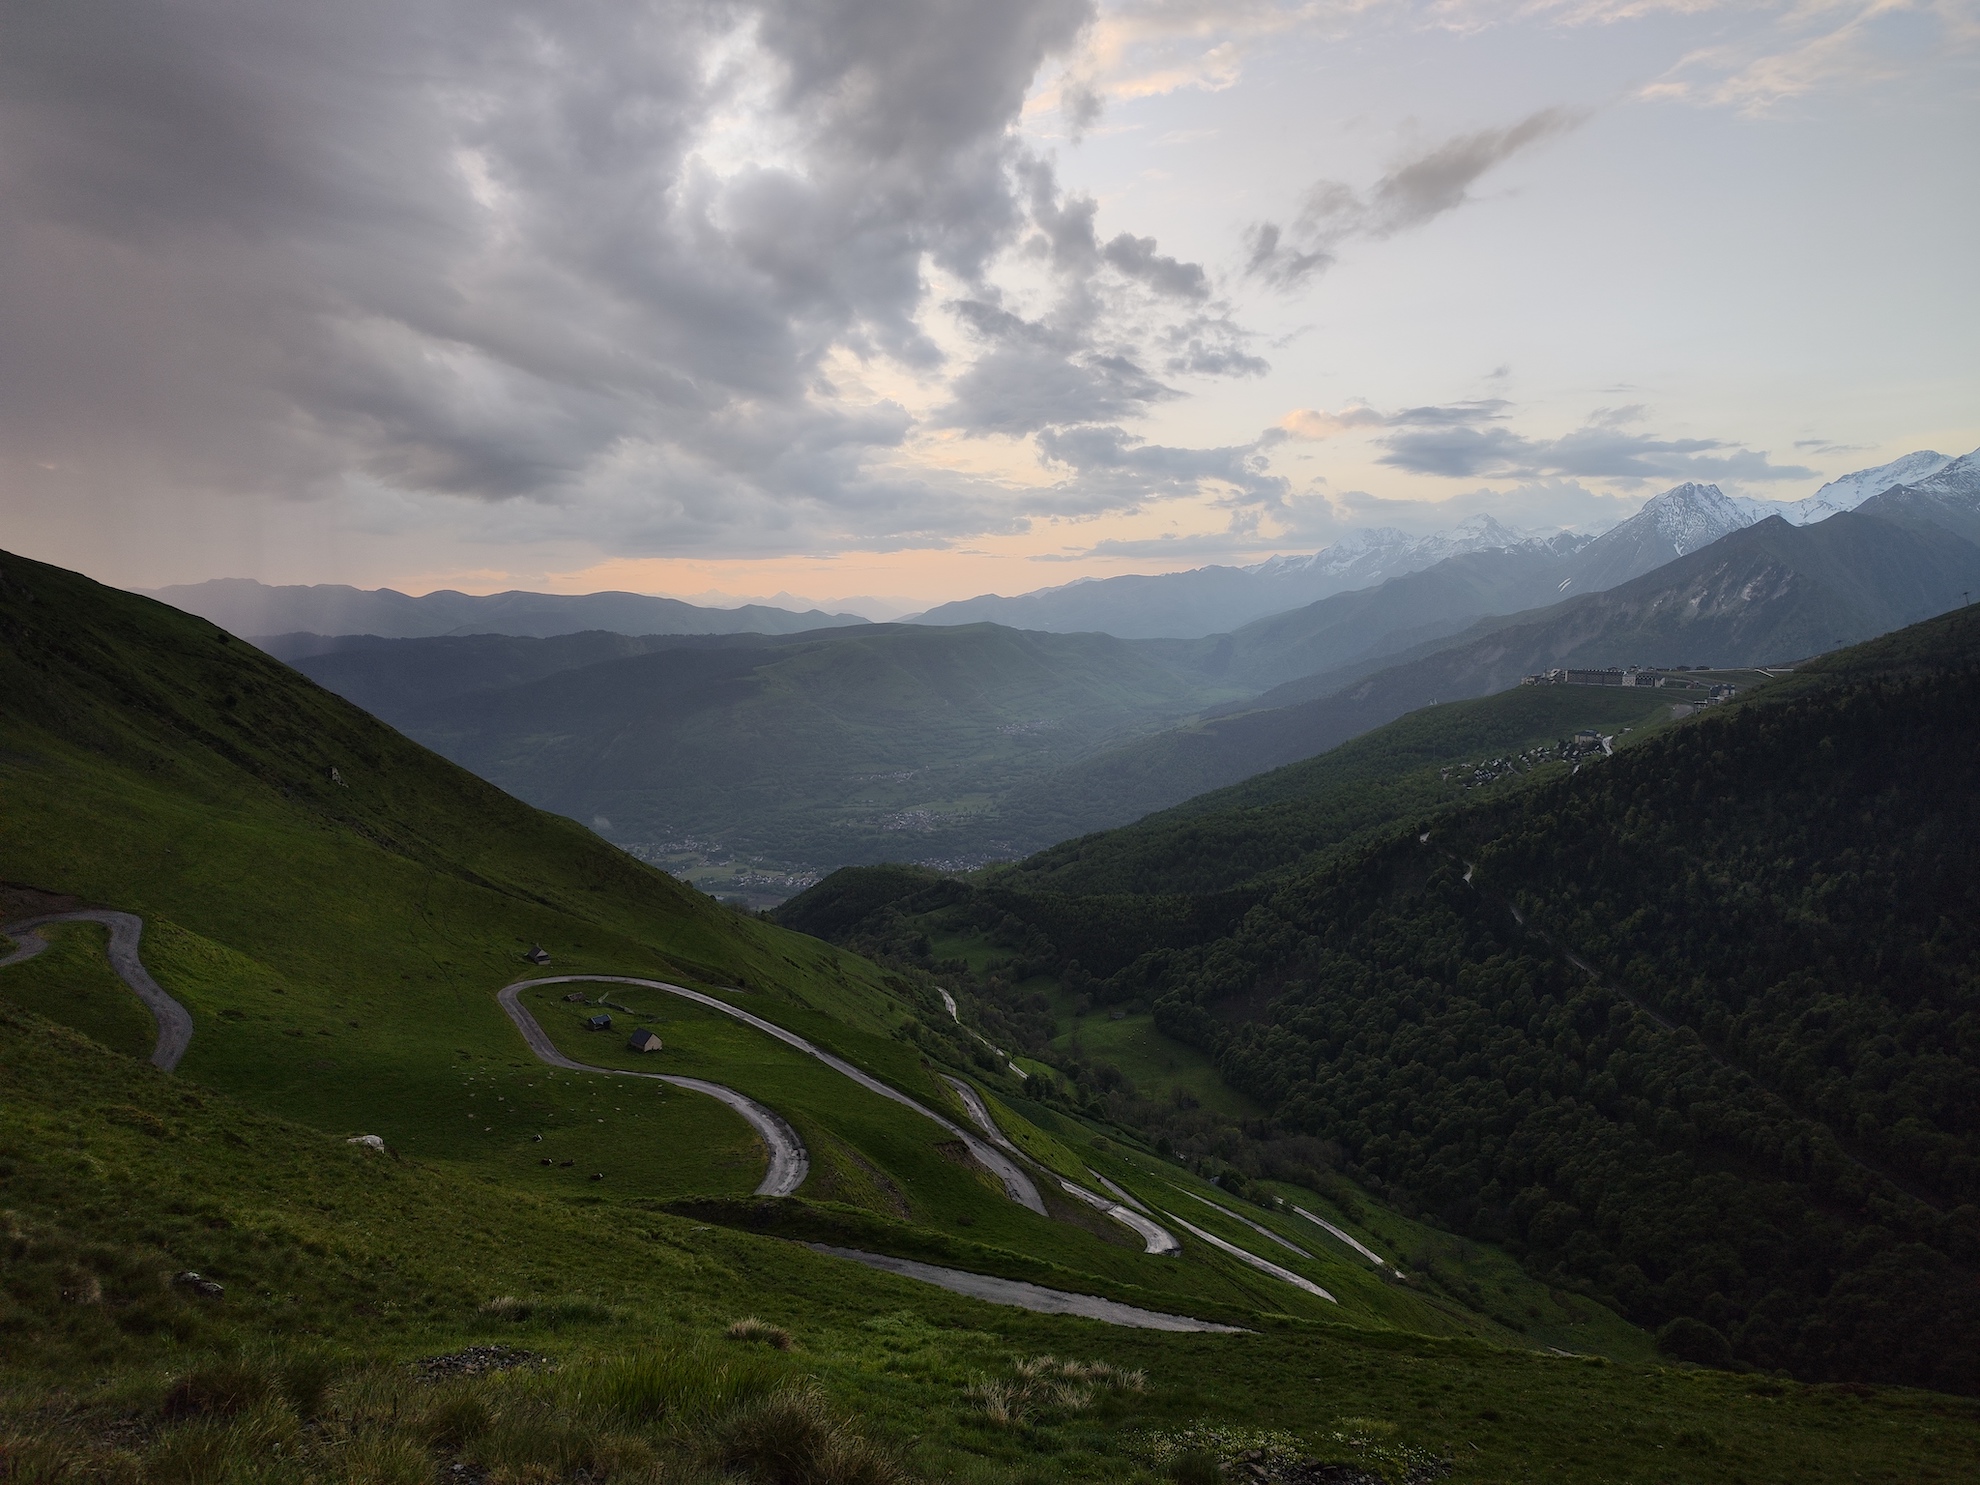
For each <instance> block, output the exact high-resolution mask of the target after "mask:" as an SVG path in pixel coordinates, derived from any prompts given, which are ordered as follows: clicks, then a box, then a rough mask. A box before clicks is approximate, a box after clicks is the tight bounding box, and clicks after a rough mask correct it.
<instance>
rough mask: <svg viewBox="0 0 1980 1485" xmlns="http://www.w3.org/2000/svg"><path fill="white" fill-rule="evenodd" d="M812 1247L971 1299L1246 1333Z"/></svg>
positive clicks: (907, 1261) (1115, 1303)
mask: <svg viewBox="0 0 1980 1485" xmlns="http://www.w3.org/2000/svg"><path fill="white" fill-rule="evenodd" d="M805 1246H806V1247H807V1248H810V1249H811V1250H812V1251H813V1252H815V1253H828V1254H830V1255H831V1256H832V1257H834V1258H850V1259H851V1260H852V1261H853V1262H854V1263H863V1264H865V1265H866V1266H867V1267H868V1268H877V1269H880V1270H882V1271H883V1272H885V1273H890V1274H899V1275H900V1276H901V1277H902V1278H904V1279H919V1280H920V1281H921V1282H922V1283H924V1284H936V1285H939V1286H940V1287H942V1288H944V1289H947V1290H949V1291H950V1292H951V1293H954V1294H966V1295H968V1296H969V1297H970V1298H972V1299H984V1300H988V1301H989V1302H990V1303H991V1304H993V1305H1014V1306H1016V1307H1017V1308H1019V1309H1024V1310H1036V1311H1037V1312H1038V1313H1039V1314H1041V1315H1078V1316H1080V1317H1081V1318H1082V1319H1086V1320H1104V1321H1106V1322H1107V1323H1108V1324H1109V1325H1131V1326H1133V1327H1134V1328H1135V1329H1137V1330H1194V1331H1208V1332H1211V1333H1213V1334H1217V1335H1249V1334H1250V1332H1249V1331H1247V1330H1246V1329H1245V1328H1244V1327H1243V1326H1241V1325H1219V1324H1218V1323H1217V1322H1216V1321H1214V1320H1196V1319H1192V1318H1191V1317H1190V1316H1188V1315H1170V1314H1167V1313H1165V1312H1163V1311H1161V1310H1143V1309H1138V1308H1136V1307H1135V1306H1134V1305H1124V1304H1122V1303H1121V1302H1120V1301H1119V1300H1115V1299H1101V1298H1100V1297H1099V1296H1097V1295H1092V1294H1071V1293H1068V1292H1067V1291H1066V1290H1064V1289H1047V1288H1046V1287H1045V1286H1044V1285H1042V1284H1029V1283H1026V1282H1025V1281H1024V1280H1023V1279H997V1278H992V1277H991V1276H990V1275H988V1274H970V1273H964V1272H963V1271H962V1270H961V1269H955V1268H938V1267H937V1266H936V1265H934V1264H932V1263H917V1262H916V1261H915V1260H914V1259H912V1258H890V1257H888V1256H887V1255H886V1254H884V1253H862V1252H860V1250H859V1249H857V1248H834V1247H832V1246H830V1245H829V1244H826V1243H806V1244H805Z"/></svg>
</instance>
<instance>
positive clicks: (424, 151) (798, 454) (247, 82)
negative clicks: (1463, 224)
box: [0, 0, 1201, 543]
mask: <svg viewBox="0 0 1980 1485" xmlns="http://www.w3.org/2000/svg"><path fill="white" fill-rule="evenodd" d="M1089 14H1090V5H1089V4H1088V0H1013V3H1010V4H1005V5H1000V6H995V7H988V6H982V5H977V4H972V3H969V0H806V3H804V4H796V3H789V0H760V3H756V4H735V5H723V4H698V3H685V0H683V3H667V0H648V3H627V0H610V3H607V0H567V3H562V4H559V5H557V6H554V7H543V6H539V5H525V4H521V3H502V0H476V3H472V4H470V3H467V0H392V3H385V0H343V3H340V4H337V5H326V6H302V5H281V4H274V3H270V0H148V3H132V0H60V3H53V0H20V3H16V4H15V5H13V6H10V7H9V18H8V33H7V39H6V45H5V47H4V49H0V191H4V193H5V199H6V201H7V203H8V210H7V212H6V213H5V216H4V219H0V447H4V448H5V449H6V450H7V451H8V453H7V457H8V458H11V459H13V460H15V461H18V462H21V463H23V464H27V463H32V464H38V465H44V466H48V465H52V466H54V467H55V469H56V470H57V471H59V474H58V475H57V476H55V478H57V479H58V481H67V482H68V483H65V484H61V485H59V488H61V489H62V490H64V491H66V492H68V493H70V494H87V493H88V492H89V491H91V490H95V489H102V488H107V487H111V486H116V487H120V488H121V487H123V486H127V485H133V484H141V486H142V487H143V488H147V489H151V490H155V491H158V492H160V494H161V495H162V494H169V493H170V492H172V491H174V490H187V489H199V490H232V491H237V492H252V493H258V494H268V493H273V494H296V493H303V492H308V491H312V490H320V489H325V488H332V487H335V486H337V485H338V484H339V483H340V482H343V481H347V480H349V479H351V478H354V477H355V478H358V479H361V480H368V481H374V482H378V483H381V484H384V485H387V486H392V487H396V488H400V489H404V490H409V491H415V492H440V493H446V494H454V495H460V496H466V497H474V498H483V499H495V498H502V497H516V496H522V497H531V498H534V499H535V500H537V501H539V502H542V501H549V502H556V501H562V500H571V499H576V498H577V496H578V492H582V493H583V498H584V499H586V500H588V501H597V502H599V503H600V504H601V505H602V506H603V507H605V508H607V509H608V510H609V511H611V512H614V513H615V514H614V515H612V517H611V518H612V519H613V520H614V521H616V522H618V523H619V526H620V528H621V529H625V530H633V529H641V530H644V531H646V532H647V538H646V539H647V540H649V541H650V542H653V543H658V542H662V541H665V540H668V539H670V538H669V536H668V533H670V532H672V533H673V534H674V536H676V537H678V538H679V539H680V540H683V541H686V542H690V543H701V542H713V541H716V540H717V539H718V534H719V533H728V534H730V535H733V533H734V531H735V530H736V528H738V527H739V526H742V527H747V528H748V529H750V530H752V531H761V532H763V533H765V534H766V535H768V534H774V533H776V532H778V531H780V530H785V531H788V532H789V533H790V534H789V536H788V540H789V541H790V542H793V543H794V542H797V541H798V540H799V539H800V537H805V533H810V534H811V536H815V535H816V534H817V533H820V532H828V533H837V534H845V533H848V532H851V533H855V534H857V532H859V531H860V530H862V529H864V528H867V527H869V526H872V525H873V524H874V523H879V524H880V525H882V526H884V525H885V524H886V523H888V522H892V521H897V520H898V519H899V518H900V516H901V513H902V512H903V511H904V510H905V509H906V508H907V506H908V505H909V504H910V503H911V502H912V501H913V500H914V499H916V498H919V497H920V496H925V495H926V494H927V491H926V488H925V487H923V486H919V485H914V484H913V483H912V482H909V483H906V484H901V483H893V484H890V483H888V482H886V481H884V480H881V481H875V482H872V487H871V488H870V489H869V488H866V486H865V485H864V484H863V483H862V482H863V481H866V480H867V479H868V476H867V475H866V474H865V473H864V472H863V471H864V468H865V462H866V460H867V459H868V458H869V456H872V455H874V454H884V453H885V452H886V451H887V450H889V449H891V448H893V447H894V446H895V445H897V444H898V443H899V441H900V440H901V438H902V437H903V436H904V435H905V432H906V428H907V421H906V418H905V415H904V414H903V413H902V412H901V410H900V409H899V408H889V407H885V406H883V407H881V408H879V409H851V410H849V409H846V408H844V407H841V406H839V405H836V404H835V403H833V402H832V401H831V400H830V399H829V398H821V397H818V396H816V395H814V394H815V392H816V388H817V385H818V378H819V375H820V373H821V370H822V369H823V367H824V364H825V360H826V357H827V356H828V355H829V354H830V353H831V352H832V351H833V350H834V349H835V348H837V347H848V348H850V349H852V350H853V351H854V352H855V353H857V354H870V353H875V352H878V353H885V354H888V355H891V356H895V357H898V358H900V359H902V360H904V361H906V362H908V363H909V364H911V365H920V366H924V367H926V366H930V365H933V364H935V363H936V362H937V361H938V360H939V354H938V352H937V351H936V350H935V348H934V347H933V346H932V345H931V344H930V343H929V342H928V341H927V340H926V339H925V337H924V336H923V334H922V332H921V330H920V329H919V328H918V325H917V321H916V315H917V311H918V310H919V309H920V307H921V305H922V301H923V295H924V293H925V289H924V285H923V280H922V267H923V264H924V262H926V261H931V260H932V261H933V262H935V263H937V264H939V265H941V266H942V267H943V268H944V269H946V270H947V271H949V272H951V273H953V274H955V275H957V276H959V277H960V278H961V279H963V280H964V281H966V282H968V281H973V280H975V279H976V278H977V277H979V276H980V275H981V274H982V272H983V269H984V265H985V264H986V263H987V262H988V261H989V260H990V258H991V257H992V256H993V255H994V254H995V253H996V252H998V251H999V250H1000V249H1001V248H1002V247H1004V246H1007V245H1008V244H1009V243H1010V242H1011V241H1012V240H1013V238H1014V236H1015V235H1016V234H1017V233H1019V232H1020V231H1022V230H1027V223H1028V221H1029V217H1028V202H1027V200H1026V199H1025V198H1024V197H1023V195H1022V194H1021V191H1020V188H1019V187H1018V186H1016V185H1014V180H1013V175H1012V170H1011V166H1012V163H1013V158H1014V157H1013V145H1012V143H1011V140H1010V135H1009V130H1010V127H1011V124H1012V122H1013V121H1014V120H1015V118H1016V117H1017V114H1018V110H1019V108H1020V107H1021V104H1022V101H1023V96H1024V92H1025V89H1026V87H1027V86H1028V84H1029V82H1030V80H1031V78H1032V77H1033V76H1034V74H1035V73H1036V71H1037V68H1038V66H1039V64H1040V62H1041V60H1042V59H1043V58H1044V57H1045V56H1046V55H1048V54H1049V53H1051V52H1052V51H1054V50H1055V49H1058V48H1062V47H1063V46H1065V45H1066V44H1067V43H1068V42H1070V41H1071V40H1072V38H1073V37H1074V36H1075V35H1076V34H1077V33H1078V31H1079V29H1080V28H1081V27H1082V26H1083V25H1084V24H1085V23H1086V21H1087V19H1088V18H1089ZM739 38H753V40H745V41H739ZM739 45H740V46H742V47H743V48H744V49H747V48H749V47H753V48H754V51H755V53H756V54H757V55H758V56H760V57H763V58H767V61H768V68H769V72H770V74H771V76H772V80H773V86H772V98H773V107H772V110H771V112H772V114H773V115H774V117H773V118H772V119H771V120H770V126H771V131H772V133H773V135H775V136H776V137H777V138H782V139H785V140H787V141H795V143H790V144H787V145H786V146H785V148H784V152H783V153H782V154H778V153H776V152H775V151H771V152H768V153H763V154H761V155H760V156H759V158H762V159H768V160H775V161H777V162H778V163H775V164H757V165H755V166H753V167H749V168H745V169H741V170H737V171H733V172H731V173H729V174H727V175H717V174H716V173H714V172H713V171H711V170H709V169H708V168H707V167H705V166H704V165H702V164H701V163H700V162H699V156H698V153H697V152H698V151H700V150H702V149H703V148H704V147H705V144H706V140H707V136H708V129H709V127H710V122H711V120H716V119H720V118H722V117H723V116H724V114H723V111H724V110H733V109H734V108H735V107H737V106H738V97H737V93H736V85H737V73H736V69H735V68H734V67H733V66H732V65H730V63H729V62H728V61H727V60H725V59H730V58H732V57H733V56H734V55H735V54H736V51H737V49H738V46H739ZM1073 215H1075V216H1076V215H1077V212H1074V213H1073ZM1076 225H1077V224H1076V223H1074V222H1072V221H1070V220H1068V222H1067V223H1065V224H1064V226H1065V231H1066V233H1067V234H1068V243H1069V248H1068V250H1069V251H1073V252H1078V251H1083V249H1081V248H1080V246H1079V245H1078V244H1077V243H1075V242H1073V241H1072V238H1073V237H1074V236H1076V231H1075V228H1076ZM1086 231H1087V233H1088V235H1089V236H1090V235H1091V220H1090V214H1089V216H1088V220H1087V222H1086ZM1094 255H1095V260H1096V262H1099V263H1105V264H1108V265H1111V268H1112V270H1113V271H1114V272H1115V273H1117V274H1122V275H1126V276H1128V277H1130V278H1133V279H1135V280H1136V281H1137V282H1140V283H1142V284H1144V285H1146V287H1147V289H1148V291H1149V292H1150V293H1152V294H1158V295H1167V296H1170V297H1172V298H1178V299H1188V298H1190V297H1191V295H1192V293H1195V290H1194V289H1193V288H1192V285H1193V284H1194V283H1200V271H1198V274H1197V278H1196V279H1195V280H1192V278H1191V268H1190V265H1185V264H1179V263H1176V262H1175V260H1173V259H1169V258H1164V257H1162V256H1161V255H1159V254H1158V253H1157V252H1156V251H1155V246H1154V244H1152V243H1149V242H1146V240H1144V239H1132V238H1116V239H1115V240H1114V242H1112V243H1110V244H1108V245H1107V246H1106V248H1104V249H1102V248H1099V247H1098V245H1097V244H1096V245H1095V247H1094ZM1196 297H1198V298H1200V297H1201V295H1200V293H1196ZM1069 344H1070V345H1071V346H1072V348H1071V349H1070V350H1068V351H1065V352H1062V353H1061V360H1063V361H1066V362H1067V364H1070V365H1073V366H1087V367H1089V368H1090V369H1091V371H1092V373H1093V375H1095V376H1096V377H1098V378H1099V379H1100V381H1101V382H1102V383H1109V379H1110V378H1111V383H1110V384H1112V385H1114V386H1116V388H1117V392H1116V399H1115V402H1114V403H1113V404H1111V405H1112V406H1114V407H1126V406H1135V405H1143V404H1145V402H1146V401H1147V400H1149V399H1150V398H1151V397H1153V396H1155V395H1157V394H1156V393H1155V392H1154V391H1152V390H1150V389H1151V388H1152V387H1153V385H1154V384H1153V383H1152V382H1151V381H1150V380H1149V379H1148V378H1147V376H1146V374H1145V373H1141V372H1139V371H1138V370H1137V369H1134V368H1132V367H1130V366H1128V365H1127V364H1126V363H1125V362H1122V363H1121V364H1120V365H1118V366H1114V365H1111V363H1110V360H1109V358H1110V357H1112V359H1113V360H1114V361H1119V360H1120V358H1119V357H1118V356H1117V355H1114V353H1113V352H1112V351H1109V350H1106V349H1104V348H1099V347H1096V346H1095V345H1093V344H1091V343H1090V342H1082V341H1078V339H1077V336H1075V340H1074V342H1069ZM1082 358H1084V359H1082ZM1094 405H1095V406H1103V407H1104V406H1108V404H1105V403H1104V401H1103V402H1099V403H1095V404H1094ZM1099 415H1101V416H1109V417H1111V416H1114V415H1116V414H1115V413H1114V412H1111V411H1106V412H1102V413H1100V414H1099ZM964 504H968V502H964ZM974 514H975V515H976V516H980V515H981V514H982V513H981V512H980V511H978V512H975V513H974ZM798 528H803V529H802V530H800V529H798ZM777 539H778V540H784V539H785V538H781V537H780V538H777ZM805 539H811V538H810V537H805Z"/></svg>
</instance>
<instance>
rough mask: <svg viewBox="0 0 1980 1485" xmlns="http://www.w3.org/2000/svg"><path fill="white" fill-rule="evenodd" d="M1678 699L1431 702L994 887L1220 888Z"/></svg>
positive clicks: (1003, 876) (1065, 849) (1567, 693)
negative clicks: (1496, 768)
mask: <svg viewBox="0 0 1980 1485" xmlns="http://www.w3.org/2000/svg"><path fill="white" fill-rule="evenodd" d="M1742 679H1744V677H1742ZM1673 695H1674V693H1671V692H1668V691H1658V690H1655V689H1648V688H1643V689H1639V688H1635V687H1628V688H1625V687H1619V686H1618V687H1609V686H1520V687H1516V688H1514V689H1513V690H1510V691H1502V692H1500V693H1499V694H1498V695H1496V696H1487V697H1481V698H1479V699H1477V700H1474V701H1455V702H1451V703H1448V704H1446V705H1442V706H1433V707H1426V708H1424V709H1423V710H1421V711H1417V712H1411V713H1410V714H1409V715H1407V716H1405V717H1401V718H1399V719H1398V720H1396V721H1394V722H1391V723H1389V724H1388V725H1386V726H1383V727H1378V728H1376V729H1375V730H1374V731H1373V732H1369V733H1364V734H1363V735H1362V736H1360V737H1358V738H1355V739H1354V740H1353V741H1351V742H1346V743H1343V744H1342V745H1341V746H1339V747H1337V748H1332V749H1329V750H1328V751H1327V752H1325V753H1322V754H1320V756H1318V757H1317V758H1309V759H1307V760H1306V761H1304V762H1301V763H1294V764H1290V765H1288V766H1287V767H1285V768H1279V769H1274V770H1272V771H1271V772H1270V773H1265V774H1260V775H1258V776H1257V777H1255V778H1250V779H1247V780H1245V781H1244V782H1243V783H1241V784H1234V785H1231V786H1230V787H1229V788H1225V789H1218V790H1214V791H1212V792H1210V793H1205V794H1199V795H1197V796H1196V797H1195V798H1193V799H1190V800H1188V801H1187V802H1185V803H1183V804H1180V805H1177V806H1176V807H1175V808H1173V809H1169V810H1164V811H1162V812H1161V813H1160V814H1156V815H1150V816H1149V817H1148V818H1146V819H1144V820H1141V821H1138V822H1137V823H1135V824H1133V825H1127V826H1123V827H1122V828H1121V829H1118V830H1110V831H1106V832H1104V833H1101V834H1096V835H1089V836H1083V837H1081V838H1079V839H1077V840H1070V841H1066V842H1064V843H1063V844H1061V845H1056V846H1052V847H1050V848H1049V849H1047V850H1044V851H1040V852H1039V853H1038V854H1037V855H1035V856H1032V857H1029V858H1028V859H1026V860H1025V861H1023V862H1021V863H1019V864H1018V865H1017V866H1015V867H1014V868H1011V869H1010V870H1009V871H1007V872H1000V873H998V874H997V875H996V877H995V878H994V879H995V880H999V881H1005V882H1008V883H1009V884H1010V885H1012V886H1017V887H1021V888H1023V889H1024V890H1026V891H1032V892H1064V893H1094V892H1103V893H1104V892H1136V893H1147V892H1190V893H1202V892H1216V891H1222V890H1224V889H1226V888H1229V887H1234V886H1237V885H1238V884H1240V883H1242V882H1245V881H1247V880H1250V879H1251V878H1253V877H1256V876H1259V875H1260V874H1262V873H1266V872H1271V871H1276V870H1280V869H1282V868H1284V867H1286V866H1289V865H1291V864H1293V863H1295V862H1298V861H1301V860H1303V859H1305V858H1307V857H1309V856H1311V855H1312V854H1313V853H1314V852H1316V851H1322V850H1330V849H1338V848H1339V847H1341V846H1342V845H1344V844H1345V843H1347V842H1350V841H1352V840H1355V839H1356V838H1358V837H1359V836H1360V835H1361V833H1362V832H1364V831H1367V830H1369V829H1376V828H1380V827H1382V826H1385V825H1388V824H1389V823H1390V822H1392V821H1395V820H1399V819H1403V818H1406V817H1408V816H1411V815H1414V814H1418V813H1421V812H1424V811H1426V810H1435V809H1438V808H1440V807H1442V806H1444V805H1446V804H1449V803H1450V802H1451V801H1452V800H1453V799H1455V798H1457V797H1459V796H1460V794H1461V793H1462V792H1465V791H1467V790H1469V789H1471V788H1474V787H1487V788H1489V787H1491V784H1489V783H1488V784H1480V783H1479V782H1478V778H1479V775H1478V774H1477V773H1475V772H1474V771H1473V770H1472V769H1470V768H1468V769H1466V771H1465V772H1464V773H1463V774H1462V775H1461V776H1459V777H1457V778H1456V779H1453V777H1451V776H1450V772H1449V771H1450V770H1452V769H1455V768H1458V767H1460V766H1464V765H1471V766H1473V768H1475V766H1477V765H1484V764H1490V763H1493V762H1496V761H1497V760H1500V759H1505V760H1508V765H1507V766H1508V770H1509V772H1508V773H1507V774H1505V775H1503V776H1502V777H1506V778H1511V777H1515V776H1517V777H1520V778H1524V777H1526V776H1527V775H1529V774H1530V773H1532V772H1533V771H1535V770H1537V769H1541V768H1545V767H1547V766H1548V765H1549V764H1550V763H1552V764H1557V765H1559V766H1562V767H1565V766H1567V765H1564V764H1559V758H1560V746H1559V745H1560V744H1561V743H1563V742H1565V741H1568V740H1571V739H1572V738H1573V736H1574V734H1575V733H1576V732H1579V731H1581V730H1583V729H1592V730H1595V731H1598V732H1600V733H1603V734H1605V735H1609V736H1615V737H1618V739H1619V740H1622V739H1625V738H1626V736H1627V735H1628V734H1632V733H1633V734H1638V735H1640V734H1642V733H1644V732H1646V731H1647V730H1649V729H1651V728H1653V727H1654V726H1656V725H1659V724H1662V723H1665V722H1668V720H1669V718H1670V703H1671V700H1672V697H1673ZM1543 755H1544V756H1543ZM1511 760H1517V763H1516V764H1514V763H1513V762H1512V761H1511ZM1492 771H1493V770H1490V769H1487V770H1485V772H1487V773H1490V772H1492ZM1496 782H1498V780H1496V779H1494V780H1492V783H1496Z"/></svg>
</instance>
